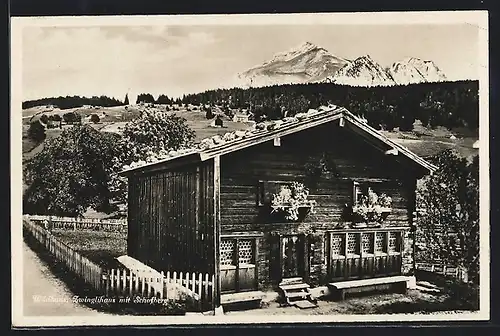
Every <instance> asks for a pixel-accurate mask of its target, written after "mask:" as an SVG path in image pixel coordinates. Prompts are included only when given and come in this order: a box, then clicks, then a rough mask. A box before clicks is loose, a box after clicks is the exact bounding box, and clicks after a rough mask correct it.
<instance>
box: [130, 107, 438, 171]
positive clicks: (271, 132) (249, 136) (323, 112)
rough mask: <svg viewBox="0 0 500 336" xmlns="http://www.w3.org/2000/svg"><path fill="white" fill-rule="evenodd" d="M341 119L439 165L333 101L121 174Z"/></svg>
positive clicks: (426, 164) (406, 153)
mask: <svg viewBox="0 0 500 336" xmlns="http://www.w3.org/2000/svg"><path fill="white" fill-rule="evenodd" d="M340 119H343V122H344V123H346V124H347V125H348V127H349V128H351V129H353V130H355V131H356V132H357V133H360V134H361V135H363V136H365V137H367V138H369V139H370V140H371V141H372V142H373V141H375V142H378V143H380V144H383V145H384V146H386V147H387V149H388V150H393V151H396V152H395V153H396V154H399V153H401V154H402V155H404V156H406V157H407V158H409V159H410V160H412V161H413V162H415V163H416V164H418V165H419V166H421V167H422V168H425V169H426V170H428V171H429V172H430V173H432V172H433V171H435V170H436V169H437V167H436V166H434V165H433V164H431V163H429V162H427V161H426V160H424V159H423V158H421V157H419V156H418V155H416V154H415V153H413V152H411V151H410V150H409V149H407V148H406V147H404V146H402V145H399V144H397V143H395V142H394V141H392V140H391V139H389V138H388V137H386V136H385V135H383V134H382V133H380V132H378V131H377V130H376V129H374V128H373V127H371V126H369V125H368V124H367V123H366V122H365V121H364V120H362V119H360V118H358V117H357V116H355V115H354V114H352V113H351V112H349V111H348V110H347V109H345V108H343V107H338V106H334V105H331V106H329V107H321V108H320V109H319V110H309V112H307V113H299V114H297V115H296V116H295V117H288V118H284V119H283V120H276V121H271V122H265V123H259V124H256V128H255V129H254V130H248V131H235V132H230V133H226V134H224V135H223V136H219V135H216V136H213V137H211V138H207V139H203V140H202V141H201V142H200V143H198V144H197V145H195V146H194V147H192V148H186V149H181V150H179V151H171V152H168V153H166V152H165V153H163V154H162V155H158V156H157V157H156V158H153V159H151V160H150V162H145V161H141V162H137V163H132V164H131V165H130V166H125V167H123V171H122V172H121V174H123V175H127V174H129V173H131V172H136V171H138V172H139V171H141V170H143V169H146V168H148V167H152V166H155V167H156V166H158V165H164V166H170V165H171V164H174V165H183V164H187V163H192V162H197V161H205V160H209V159H211V158H213V157H215V156H219V155H225V154H228V153H231V152H234V151H238V150H240V149H243V148H247V147H250V146H254V145H257V144H260V143H263V142H266V141H270V140H273V139H274V138H276V137H282V136H286V135H289V134H293V133H296V132H300V131H302V130H305V129H309V128H312V127H315V126H318V125H322V124H325V123H328V122H332V121H334V120H340Z"/></svg>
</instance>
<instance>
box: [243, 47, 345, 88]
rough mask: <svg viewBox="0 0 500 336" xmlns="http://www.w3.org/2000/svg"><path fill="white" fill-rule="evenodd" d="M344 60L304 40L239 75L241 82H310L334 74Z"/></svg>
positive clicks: (343, 63) (253, 83)
mask: <svg viewBox="0 0 500 336" xmlns="http://www.w3.org/2000/svg"><path fill="white" fill-rule="evenodd" d="M346 63H347V60H345V59H343V58H341V57H337V56H334V55H332V54H330V53H329V52H328V51H327V50H326V49H324V48H321V47H318V46H317V45H315V44H313V43H311V42H304V43H302V44H300V45H298V46H296V47H294V48H291V49H289V50H287V51H284V52H280V53H277V54H275V55H274V56H273V57H272V59H271V60H269V61H267V62H264V63H263V64H261V65H258V66H255V67H253V68H251V69H249V70H247V71H245V72H243V73H240V74H239V75H238V77H239V79H240V81H241V82H243V84H244V85H245V84H246V85H250V86H265V85H273V84H288V83H310V82H317V81H321V80H323V79H325V78H326V77H328V76H331V75H333V74H335V73H336V72H337V71H338V69H340V68H341V67H343V66H344V65H345V64H346Z"/></svg>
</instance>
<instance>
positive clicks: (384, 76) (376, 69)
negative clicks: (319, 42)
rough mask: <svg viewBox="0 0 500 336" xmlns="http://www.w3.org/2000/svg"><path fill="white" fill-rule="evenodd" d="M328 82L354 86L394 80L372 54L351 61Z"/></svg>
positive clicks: (388, 83)
mask: <svg viewBox="0 0 500 336" xmlns="http://www.w3.org/2000/svg"><path fill="white" fill-rule="evenodd" d="M327 81H328V82H331V83H336V84H345V85H352V86H377V85H392V84H394V81H393V80H392V77H391V76H390V74H388V73H387V71H386V70H385V69H384V68H383V67H382V66H381V65H380V64H378V63H377V62H376V61H374V60H373V59H372V58H371V56H370V55H363V56H361V57H358V58H356V59H355V60H354V61H352V62H349V63H348V64H347V65H345V66H344V67H343V68H342V69H340V70H339V71H338V72H337V73H336V74H335V76H333V77H329V78H328V79H327Z"/></svg>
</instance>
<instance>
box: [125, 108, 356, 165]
mask: <svg viewBox="0 0 500 336" xmlns="http://www.w3.org/2000/svg"><path fill="white" fill-rule="evenodd" d="M342 110H345V109H344V108H343V107H339V106H336V105H330V106H329V107H326V106H320V107H319V108H318V109H309V110H308V111H307V112H306V113H298V114H296V115H295V116H294V117H285V118H283V119H278V120H269V121H264V122H260V123H256V124H255V128H254V129H252V130H246V131H244V130H237V131H232V132H226V133H225V134H223V135H219V134H217V135H213V136H210V137H206V138H203V139H201V140H200V142H198V143H196V144H195V145H194V146H192V147H189V148H181V149H179V150H177V151H175V150H171V151H167V150H160V151H158V152H157V153H154V155H153V156H152V157H151V159H150V160H149V161H144V160H139V161H135V162H132V163H131V164H130V165H125V166H123V169H122V172H125V171H129V170H135V169H137V168H141V167H145V166H149V165H153V164H158V163H162V162H166V161H170V160H173V159H176V158H179V157H183V156H186V155H189V154H194V153H203V152H205V151H207V150H208V151H210V150H212V149H214V150H215V149H219V148H223V147H225V146H227V147H229V146H231V145H232V144H236V141H238V140H241V141H242V142H244V140H248V139H251V138H254V137H257V136H259V135H264V134H267V133H268V132H272V131H274V130H278V129H280V128H283V127H285V126H292V125H298V124H300V123H301V122H305V121H312V120H315V119H316V117H319V116H324V115H326V114H330V113H332V112H333V111H336V112H340V111H342ZM346 111H347V110H346Z"/></svg>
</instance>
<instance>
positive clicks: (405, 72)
mask: <svg viewBox="0 0 500 336" xmlns="http://www.w3.org/2000/svg"><path fill="white" fill-rule="evenodd" d="M388 72H389V73H390V74H391V76H392V77H393V79H394V81H395V82H396V83H397V84H411V83H421V82H439V81H443V80H446V76H445V75H444V73H443V72H442V71H441V69H439V68H438V67H437V66H436V64H434V62H433V61H430V60H422V59H420V58H417V57H406V58H404V59H403V60H401V61H399V62H395V63H394V64H392V66H391V67H390V68H389V70H388Z"/></svg>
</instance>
